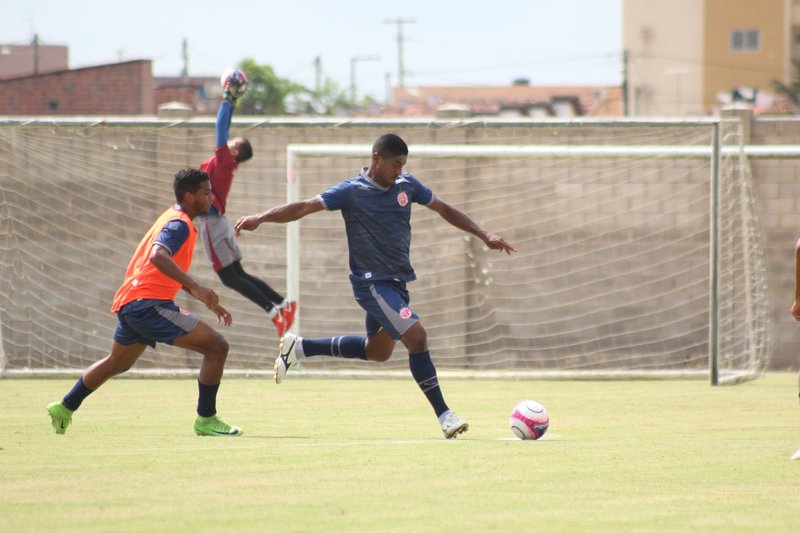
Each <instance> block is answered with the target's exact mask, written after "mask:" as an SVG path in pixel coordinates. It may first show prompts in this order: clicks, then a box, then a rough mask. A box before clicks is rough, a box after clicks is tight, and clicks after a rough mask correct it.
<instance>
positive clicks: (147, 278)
mask: <svg viewBox="0 0 800 533" xmlns="http://www.w3.org/2000/svg"><path fill="white" fill-rule="evenodd" d="M173 190H174V192H175V202H176V203H175V204H174V205H173V206H171V207H170V208H168V209H167V210H166V211H164V213H163V214H162V215H161V216H160V217H158V219H157V220H156V221H155V222H154V223H153V225H152V226H151V227H150V230H149V231H148V232H147V233H146V234H145V235H144V237H142V240H141V241H140V242H139V246H137V247H136V251H135V252H134V254H133V257H132V258H131V260H130V263H129V264H128V269H127V271H126V273H125V280H124V281H123V283H122V285H121V286H120V288H119V289H118V290H117V292H116V294H115V295H114V300H113V302H112V304H111V311H112V312H114V313H116V314H117V318H118V319H119V322H118V324H117V329H116V331H115V332H114V341H113V342H112V344H111V352H110V353H109V354H108V355H107V356H106V357H104V358H103V359H101V360H99V361H97V362H95V363H94V364H92V365H91V366H90V367H89V368H87V369H86V371H85V372H84V373H83V375H82V376H81V377H80V378H79V379H78V381H77V382H76V383H75V386H73V387H72V390H71V391H69V392H68V393H67V395H66V396H64V398H63V399H62V400H61V401H55V402H53V403H51V404H50V405H48V406H47V412H48V414H49V415H50V419H51V422H52V425H53V430H54V431H55V432H56V433H58V434H63V433H64V432H65V431H66V430H67V427H69V425H70V423H71V422H72V414H73V413H74V412H75V411H77V410H78V408H79V407H80V406H81V404H82V403H83V401H84V400H85V399H86V397H87V396H89V395H90V394H91V393H93V392H94V391H95V390H97V389H98V388H99V387H100V386H101V385H102V384H103V383H105V382H106V381H107V380H109V379H110V378H112V377H114V376H116V375H118V374H122V373H123V372H125V371H127V370H128V369H129V368H130V367H132V366H133V364H134V363H135V362H136V360H137V359H139V356H140V355H142V353H144V351H145V349H146V348H147V347H148V346H151V347H153V348H155V346H156V343H157V342H163V343H166V344H172V345H174V346H179V347H181V348H186V349H187V350H192V351H195V352H198V353H200V354H202V355H203V361H202V363H201V364H200V373H199V375H198V377H197V386H198V400H197V416H196V417H195V420H194V432H195V433H196V434H198V435H203V436H205V435H210V436H237V435H241V434H242V430H240V429H239V428H236V427H232V426H229V425H228V424H226V423H225V422H223V421H222V420H221V419H220V418H219V417H218V416H217V407H216V402H217V391H218V390H219V385H220V381H221V380H222V373H223V369H224V367H225V359H226V358H227V357H228V341H226V340H225V337H223V336H222V335H221V334H220V333H218V332H217V331H215V330H214V329H213V328H212V327H211V326H209V325H208V324H206V323H205V322H203V321H202V320H200V319H199V318H197V317H196V316H194V315H192V314H191V313H189V312H188V311H185V310H183V309H181V308H179V307H178V306H177V305H175V302H174V301H173V300H174V299H175V295H176V294H177V293H178V290H179V289H181V288H182V289H184V290H185V291H187V292H188V293H189V294H191V295H192V296H194V297H195V298H197V299H198V300H200V301H201V302H203V303H204V304H205V305H206V307H208V309H210V310H211V311H213V312H214V314H215V315H217V319H218V320H219V321H220V322H223V323H224V324H225V325H226V326H230V325H231V322H232V319H231V315H230V313H229V312H228V311H227V310H226V309H225V308H224V307H222V306H221V305H220V304H219V298H218V297H217V295H216V293H215V292H214V291H213V290H211V289H209V288H207V287H204V286H202V285H200V284H199V283H198V282H197V281H195V280H194V279H193V278H192V277H191V276H190V275H189V273H188V272H189V268H190V266H191V264H192V257H193V256H194V243H195V238H196V236H197V230H195V228H194V226H193V225H192V220H194V219H195V217H197V216H198V215H201V214H203V213H206V212H207V211H208V208H209V205H211V185H210V183H209V179H208V174H206V173H205V172H203V171H200V170H197V169H194V168H186V169H183V170H180V171H178V173H177V174H175V179H174V181H173Z"/></svg>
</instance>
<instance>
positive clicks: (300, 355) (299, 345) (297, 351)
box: [294, 337, 306, 361]
mask: <svg viewBox="0 0 800 533" xmlns="http://www.w3.org/2000/svg"><path fill="white" fill-rule="evenodd" d="M294 355H295V357H297V360H298V361H300V360H302V359H305V358H306V352H304V351H303V337H297V341H295V345H294Z"/></svg>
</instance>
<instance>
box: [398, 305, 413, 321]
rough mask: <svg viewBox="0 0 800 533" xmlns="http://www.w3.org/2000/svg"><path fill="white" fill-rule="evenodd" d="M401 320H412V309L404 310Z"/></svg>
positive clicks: (401, 313)
mask: <svg viewBox="0 0 800 533" xmlns="http://www.w3.org/2000/svg"><path fill="white" fill-rule="evenodd" d="M400 318H402V319H403V320H408V319H409V318H411V309H409V308H408V307H404V308H402V309H401V310H400Z"/></svg>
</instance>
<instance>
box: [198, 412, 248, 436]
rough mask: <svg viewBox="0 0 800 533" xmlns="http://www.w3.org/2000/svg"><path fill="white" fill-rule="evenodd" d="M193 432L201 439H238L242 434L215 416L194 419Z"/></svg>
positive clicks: (239, 430)
mask: <svg viewBox="0 0 800 533" xmlns="http://www.w3.org/2000/svg"><path fill="white" fill-rule="evenodd" d="M194 432H195V433H197V434H198V435H200V436H201V437H238V436H239V435H241V434H242V433H244V432H243V431H242V430H241V429H239V428H237V427H233V426H229V425H228V424H226V423H225V422H223V421H222V420H220V418H219V417H218V416H217V415H214V416H208V417H206V416H200V415H197V416H196V417H195V419H194Z"/></svg>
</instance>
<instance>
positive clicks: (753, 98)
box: [623, 0, 800, 116]
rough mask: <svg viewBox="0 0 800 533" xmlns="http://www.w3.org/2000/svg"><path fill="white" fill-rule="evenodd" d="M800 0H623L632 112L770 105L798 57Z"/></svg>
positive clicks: (683, 111) (679, 112)
mask: <svg viewBox="0 0 800 533" xmlns="http://www.w3.org/2000/svg"><path fill="white" fill-rule="evenodd" d="M798 26H800V0H758V1H756V0H670V1H668V2H667V1H664V0H624V7H623V50H624V51H625V53H626V62H625V64H626V68H625V71H626V79H627V109H628V114H630V115H645V116H654V115H664V116H676V115H677V116H687V115H707V114H709V113H714V112H716V111H717V110H718V109H719V108H720V107H722V106H725V105H727V104H730V103H732V102H734V101H738V102H744V103H745V104H746V105H752V106H753V107H754V108H756V110H758V109H759V108H762V109H769V108H770V107H772V106H773V105H774V103H775V99H774V96H775V91H774V89H773V87H772V82H773V80H778V81H781V82H783V83H786V84H788V83H789V82H790V80H791V77H792V73H793V67H792V57H800V41H798V33H800V29H799V28H798Z"/></svg>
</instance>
